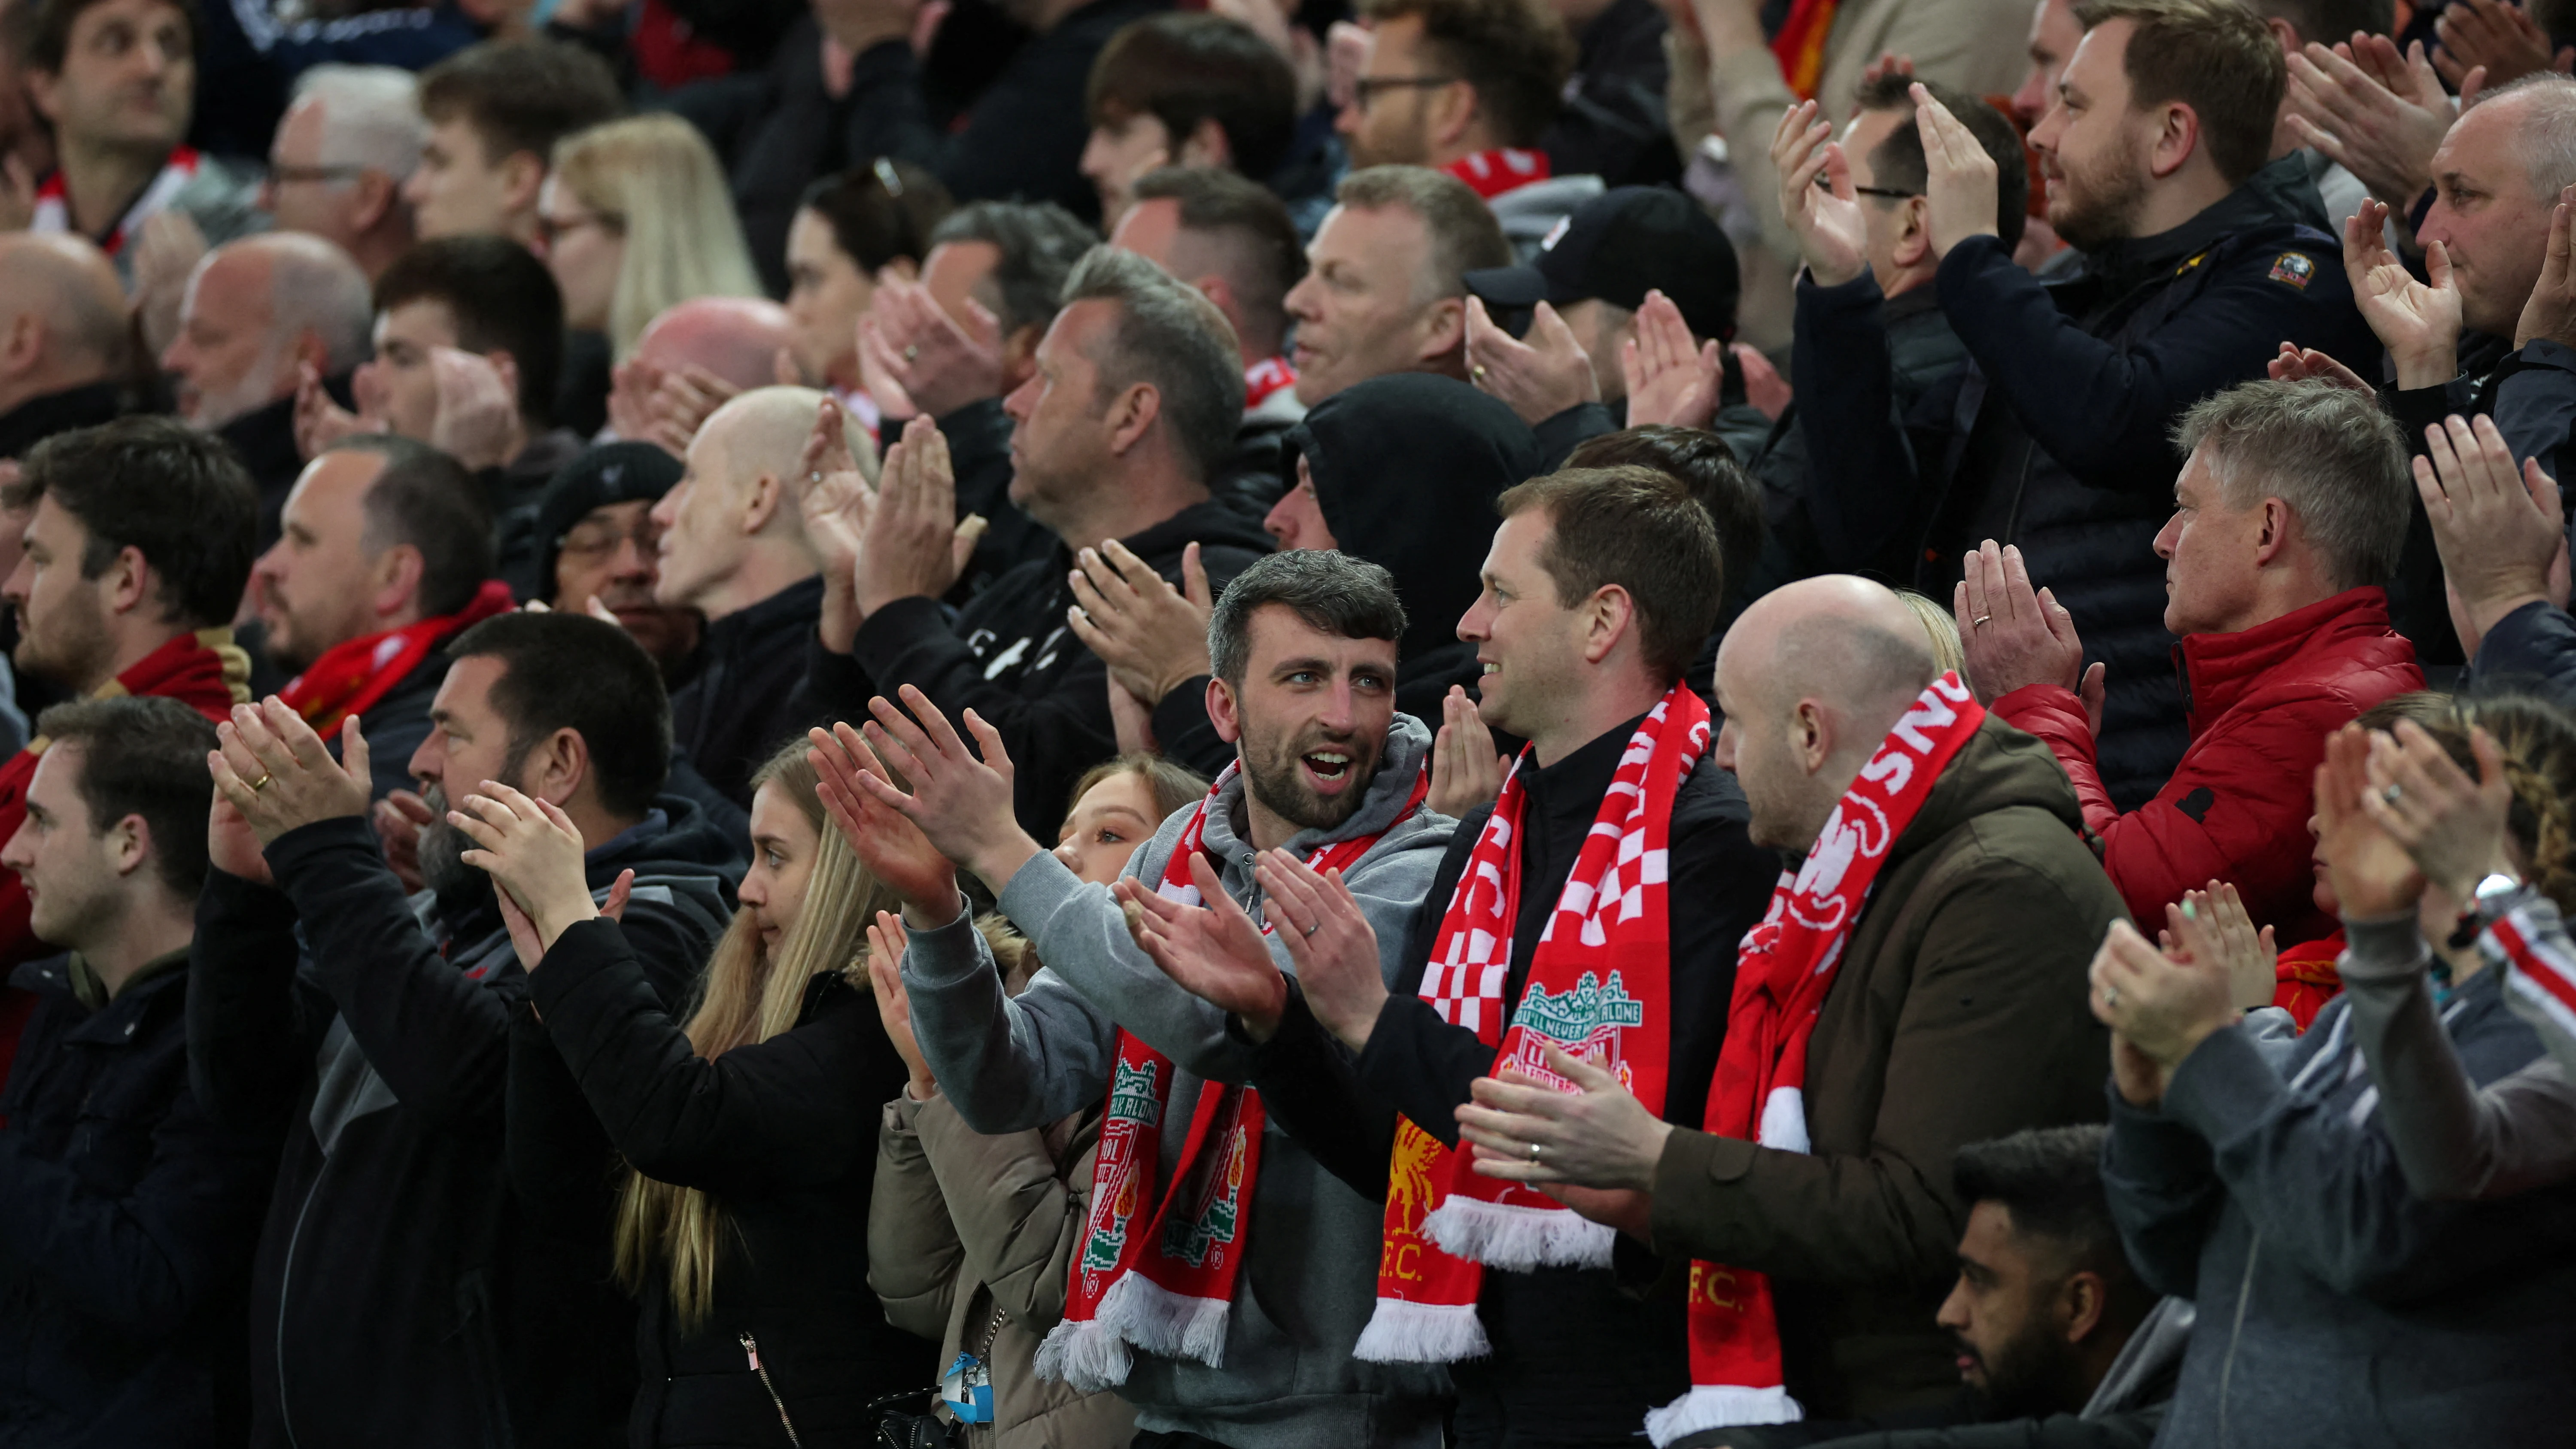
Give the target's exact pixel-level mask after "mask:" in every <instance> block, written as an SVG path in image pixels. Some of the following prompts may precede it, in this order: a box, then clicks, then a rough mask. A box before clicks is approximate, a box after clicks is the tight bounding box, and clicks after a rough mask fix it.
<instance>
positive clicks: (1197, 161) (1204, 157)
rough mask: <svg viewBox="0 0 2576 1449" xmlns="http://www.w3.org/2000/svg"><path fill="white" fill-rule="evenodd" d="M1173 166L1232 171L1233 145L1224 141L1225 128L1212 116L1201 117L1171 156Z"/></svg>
mask: <svg viewBox="0 0 2576 1449" xmlns="http://www.w3.org/2000/svg"><path fill="white" fill-rule="evenodd" d="M1171 164H1173V165H1175V166H1218V167H1222V168H1224V169H1225V170H1228V171H1231V170H1233V169H1234V143H1233V142H1232V141H1229V140H1227V139H1226V135H1225V127H1223V126H1220V125H1218V124H1217V123H1216V118H1215V117H1214V116H1201V117H1200V118H1199V123H1198V124H1197V125H1196V126H1193V127H1191V128H1190V133H1189V134H1188V135H1186V136H1183V137H1182V138H1181V144H1180V146H1179V147H1178V148H1177V149H1176V150H1175V151H1174V153H1173V155H1172V161H1171Z"/></svg>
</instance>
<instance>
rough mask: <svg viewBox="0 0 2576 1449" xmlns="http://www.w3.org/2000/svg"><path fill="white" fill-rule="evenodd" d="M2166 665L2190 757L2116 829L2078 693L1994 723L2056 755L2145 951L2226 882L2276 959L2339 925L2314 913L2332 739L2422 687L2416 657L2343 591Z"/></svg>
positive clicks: (2030, 700) (2025, 699) (2382, 617)
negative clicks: (2318, 812)
mask: <svg viewBox="0 0 2576 1449" xmlns="http://www.w3.org/2000/svg"><path fill="white" fill-rule="evenodd" d="M2174 653H2175V656H2176V664H2177V667H2178V668H2179V670H2180V672H2181V675H2182V687H2183V700H2184V704H2185V706H2186V708H2187V709H2188V710H2189V712H2190V720H2191V748H2189V749H2187V750H2185V751H2184V752H2183V757H2182V763H2181V764H2180V765H2178V766H2176V767H2175V769H2174V773H2173V778H2172V779H2170V780H2167V781H2166V782H2165V787H2164V788H2163V789H2162V790H2160V791H2158V792H2156V798H2154V799H2153V800H2150V801H2148V802H2147V803H2146V804H2145V805H2143V806H2141V807H2139V808H2138V809H2136V810H2133V811H2131V812H2129V813H2128V814H2126V815H2122V814H2120V813H2119V812H2118V811H2116V810H2114V809H2113V808H2112V807H2111V799H2110V796H2109V795H2107V794H2105V793H2104V792H2103V789H2102V780H2101V776H2100V774H2099V773H2098V772H2097V771H2096V770H2095V769H2094V765H2093V732H2092V730H2091V728H2090V727H2089V726H2088V725H2087V723H2086V721H2085V716H2084V705H2083V702H2082V701H2080V700H2078V699H2077V698H2076V697H2075V695H2074V694H2073V693H2071V692H2070V691H2068V690H2066V689H2063V688H2061V687H2059V686H2057V685H2054V684H2034V685H2030V686H2028V687H2027V688H2023V689H2017V690H2014V691H2013V692H2012V693H2010V694H2007V695H2005V696H2004V697H2003V698H2001V699H1999V700H1997V701H1995V706H1994V712H1995V713H1996V714H1999V715H2001V716H2003V717H2004V719H2005V720H2006V722H2008V723H2010V724H2012V725H2013V726H2015V727H2016V728H2019V729H2022V730H2025V731H2028V732H2029V733H2031V734H2034V735H2037V736H2039V737H2040V738H2041V739H2043V740H2046V741H2048V746H2049V748H2050V749H2052V750H2054V751H2056V752H2057V760H2058V763H2059V764H2061V765H2064V766H2065V767H2066V774H2067V777H2068V778H2069V779H2071V780H2072V781H2074V783H2075V794H2076V798H2078V799H2079V800H2081V801H2082V802H2083V805H2084V823H2085V825H2086V826H2088V827H2089V828H2090V829H2092V831H2093V832H2094V833H2095V834H2097V835H2099V836H2100V837H2101V838H2102V865H2103V868H2104V869H2106V870H2108V871H2109V872H2110V873H2111V881H2112V883H2113V884H2115V885H2117V886H2118V887H2119V888H2120V894H2121V896H2122V897H2123V898H2124V899H2126V900H2127V901H2128V903H2129V914H2130V916H2131V917H2132V918H2133V919H2134V920H2135V921H2136V922H2137V924H2138V927H2139V928H2140V929H2141V930H2144V931H2146V932H2147V933H2148V934H2150V935H2153V934H2154V933H2155V930H2156V928H2157V927H2159V926H2162V925H2163V924H2164V921H2165V911H2164V908H2165V905H2166V903H2167V902H2169V901H2176V900H2180V899H2181V898H2182V893H2183V892H2184V891H2187V890H2190V889H2193V888H2194V887H2197V886H2205V885H2207V884H2208V883H2209V882H2211V881H2213V880H2222V881H2227V882H2230V883H2232V884H2233V885H2235V887H2236V889H2237V891H2238V892H2239V893H2240V894H2242V895H2243V896H2244V898H2245V909H2246V910H2247V912H2249V913H2250V914H2251V915H2252V916H2253V918H2254V924H2255V925H2257V926H2271V927H2272V928H2273V929H2274V933H2275V938H2276V942H2277V944H2278V945H2279V946H2281V947H2284V948H2286V947H2289V946H2292V945H2296V944H2297V943H2299V942H2301V941H2313V940H2316V939H2318V938H2319V937H2322V936H2326V935H2330V934H2332V933H2333V932H2334V930H2335V929H2336V922H2335V921H2334V920H2333V918H2331V917H2329V916H2327V915H2326V914H2325V913H2324V912H2322V911H2320V910H2318V909H2317V908H2316V903H2315V902H2314V901H2313V900H2312V899H2310V894H2309V892H2310V884H2311V876H2310V872H2309V868H2308V841H2309V835H2308V816H2309V814H2310V806H2311V796H2312V792H2313V788H2314V778H2313V777H2314V776H2315V774H2316V768H2317V765H2318V764H2319V762H2321V761H2322V760H2324V758H2325V738H2326V735H2327V734H2328V733H2329V732H2330V731H2332V730H2335V729H2337V728H2339V727H2341V726H2342V725H2344V724H2347V723H2349V722H2350V721H2351V719H2352V717H2353V716H2354V715H2357V714H2359V713H2361V712H2362V711H2363V710H2366V709H2368V708H2370V707H2371V706H2372V705H2375V704H2377V703H2379V702H2380V701H2382V700H2384V699H2388V698H2390V697H2392V696H2394V695H2400V694H2405V693H2407V692H2409V691H2411V690H2418V689H2422V688H2423V687H2424V671H2422V670H2421V669H2418V668H2417V667H2416V666H2415V646H2414V645H2412V644H2410V643H2408V642H2407V641H2406V640H2405V639H2404V638H2403V637H2402V636H2400V635H2398V634H2397V633H2395V632H2394V631H2392V630H2391V629H2390V628H2389V624H2388V594H2387V591H2385V590H2383V589H2379V588H2361V589H2350V590H2347V591H2345V592H2343V593H2340V594H2337V595H2335V596H2334V597H2333V598H2331V599H2326V600H2324V601H2322V602H2319V603H2314V604H2310V605H2308V606H2307V607H2306V608H2304V609H2298V610H2294V611H2292V612H2290V613H2287V614H2284V615H2282V616H2281V617H2280V618H2277V619H2274V620H2273V621H2271V622H2270V623H2268V624H2258V625H2256V626H2255V627H2253V628H2251V629H2247V630H2245V631H2243V632H2242V633H2237V634H2194V635H2191V636H2189V637H2187V638H2185V639H2184V640H2183V641H2182V643H2181V645H2180V646H2178V647H2177V648H2176V649H2175V651H2174Z"/></svg>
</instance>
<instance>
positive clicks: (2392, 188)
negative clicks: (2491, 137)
mask: <svg viewBox="0 0 2576 1449" xmlns="http://www.w3.org/2000/svg"><path fill="white" fill-rule="evenodd" d="M2289 63H2290V91H2289V112H2288V120H2289V126H2290V130H2291V131H2292V132H2293V133H2294V134H2296V135H2297V136H2298V138H2299V144H2301V145H2303V146H2308V147H2312V148H2314V149H2316V150H2318V151H2321V152H2323V153H2325V156H2326V158H2327V159H2328V160H2330V161H2333V162H2335V163H2336V164H2338V165H2340V166H2342V167H2343V168H2344V169H2345V170H2347V171H2350V172H2351V173H2352V174H2353V175H2355V176H2357V177H2359V178H2361V184H2362V185H2364V186H2367V187H2369V188H2370V194H2371V195H2372V196H2374V197H2377V198H2378V199H2379V200H2380V201H2381V202H2383V203H2385V204H2387V205H2389V206H2396V207H2406V206H2412V205H2414V204H2415V198H2417V197H2419V196H2421V195H2423V194H2424V190H2425V188H2426V187H2429V186H2431V185H2432V184H2433V153H2434V152H2436V151H2439V150H2441V149H2442V137H2443V135H2444V133H2446V132H2448V131H2449V130H2450V129H2451V121H2452V119H2453V115H2452V111H2451V101H2450V97H2449V96H2448V95H2447V94H2445V93H2444V91H2443V89H2442V81H2441V77H2440V76H2438V75H2436V74H2435V73H2434V70H2433V66H2432V63H2431V62H2430V61H2428V60H2426V59H2425V57H2424V46H2423V43H2422V42H2421V41H2418V42H2416V44H2415V45H2414V46H2413V47H2412V48H2411V50H2410V52H2409V53H2408V54H2407V55H2405V56H2402V57H2401V56H2400V55H2398V53H2397V47H2396V45H2395V43H2394V42H2392V41H2390V40H2389V39H2388V38H2387V37H2385V36H2360V35H2356V36H2355V37H2354V38H2353V40H2352V42H2351V44H2350V45H2349V46H2338V47H2336V48H2335V49H2332V50H2329V49H2328V48H2326V47H2325V46H2323V45H2319V44H2315V43H2311V44H2309V45H2308V47H2307V48H2306V49H2305V50H2304V51H2301V52H2294V53H2292V54H2291V56H2290V57H2289Z"/></svg>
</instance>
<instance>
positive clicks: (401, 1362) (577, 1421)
mask: <svg viewBox="0 0 2576 1449" xmlns="http://www.w3.org/2000/svg"><path fill="white" fill-rule="evenodd" d="M655 808H656V810H657V811H659V812H661V817H660V822H659V823H660V826H661V828H659V829H658V830H656V829H653V828H651V827H652V826H653V825H654V824H655V823H656V822H655V821H654V820H653V819H651V818H649V817H648V820H647V822H646V824H645V826H642V827H638V828H637V829H635V830H633V831H630V832H628V833H627V834H626V835H624V836H621V837H619V838H618V839H617V840H612V841H608V842H605V843H603V844H602V845H601V846H600V847H598V848H597V849H595V850H594V851H593V852H592V859H591V860H590V862H589V876H590V882H591V885H592V888H593V890H594V892H600V893H604V892H605V890H606V888H607V886H608V885H609V883H610V881H611V880H613V879H614V878H615V876H616V875H617V873H618V872H619V871H620V870H621V869H625V868H630V867H631V868H633V869H634V870H635V872H636V878H637V885H636V893H635V899H633V900H632V901H630V902H629V904H628V906H627V909H626V924H625V926H624V928H623V929H624V930H625V931H626V932H627V934H628V935H629V937H630V938H632V939H634V940H635V941H636V942H637V943H638V950H639V952H640V953H641V955H642V956H643V958H644V959H645V961H646V962H647V963H648V964H649V966H650V969H651V971H652V973H653V977H654V981H655V984H656V987H657V989H659V990H662V991H664V992H666V993H668V994H669V995H670V997H671V998H672V999H675V1000H676V999H678V998H680V997H682V996H684V995H685V994H686V992H687V991H688V989H689V985H690V982H691V979H692V977H693V975H694V973H695V972H696V971H697V969H698V967H699V965H700V963H702V962H704V961H705V960H706V957H707V952H708V950H709V949H710V947H711V946H712V945H713V943H714V940H715V937H716V935H717V933H718V932H719V931H721V930H722V928H723V925H724V923H725V921H726V919H727V918H728V917H729V915H730V913H731V900H730V894H731V887H730V882H731V880H732V878H733V877H734V875H735V874H736V868H735V866H734V865H733V863H732V855H733V849H734V847H733V844H732V842H730V841H727V840H724V839H722V838H721V837H719V836H717V835H716V834H715V832H713V831H712V830H708V829H706V828H704V827H703V826H701V825H700V824H699V823H698V819H697V812H696V810H695V809H694V808H693V807H691V806H690V805H688V804H687V802H685V801H682V800H680V799H678V798H677V797H674V796H664V797H662V799H660V800H659V801H657V802H656V806H655ZM266 854H267V859H268V864H269V868H270V870H272V871H273V872H274V873H275V875H276V878H277V888H275V889H270V888H268V887H264V886H259V885H254V884H252V883H251V882H248V881H245V880H242V879H239V878H237V877H234V876H230V875H227V874H224V873H223V872H221V871H218V872H216V873H214V874H213V875H212V876H210V877H209V878H208V880H207V882H206V889H205V893H204V895H203V896H202V897H200V899H199V902H198V908H197V940H196V947H195V954H194V959H193V963H192V967H191V969H192V971H193V972H194V975H195V978H196V979H195V981H194V983H193V989H192V990H191V992H190V994H189V1000H188V1047H189V1069H190V1074H191V1079H192V1082H193V1084H194V1086H195V1090H196V1094H197V1098H198V1100H199V1101H201V1102H203V1103H204V1104H205V1105H206V1107H207V1110H208V1111H209V1112H211V1113H213V1114H214V1115H215V1116H216V1117H217V1118H218V1119H219V1120H223V1121H227V1122H233V1121H244V1120H251V1121H257V1120H264V1119H265V1118H266V1117H267V1116H268V1115H269V1114H274V1113H277V1112H279V1111H281V1110H290V1109H291V1111H292V1113H293V1119H292V1120H291V1122H290V1124H289V1127H288V1131H287V1142H286V1153H285V1160H284V1162H283V1163H282V1165H281V1166H280V1168H279V1171H278V1175H277V1185H276V1195H275V1197H274V1198H273V1199H272V1200H271V1202H270V1204H269V1210H268V1222H267V1226H266V1229H265V1230H264V1232H263V1233H262V1235H261V1238H260V1242H259V1249H258V1253H257V1256H256V1258H255V1259H254V1260H253V1263H252V1268H251V1315H250V1321H251V1333H250V1356H251V1374H250V1386H251V1443H252V1444H253V1445H256V1446H262V1449H265V1446H273V1445H290V1444H303V1445H315V1444H357V1443H365V1444H376V1445H420V1446H423V1449H430V1446H438V1449H447V1446H453V1445H458V1444H492V1443H507V1442H512V1441H515V1442H517V1443H521V1444H531V1445H533V1444H548V1445H553V1444H564V1445H579V1444H604V1443H609V1442H613V1441H614V1439H615V1437H616V1430H615V1425H616V1423H617V1421H618V1419H619V1418H620V1416H622V1415H623V1413H624V1412H625V1408H626V1399H627V1394H628V1391H629V1390H630V1389H631V1387H632V1385H633V1380H632V1378H631V1377H629V1375H630V1374H631V1373H632V1370H633V1363H632V1360H631V1359H630V1358H629V1356H628V1355H627V1354H626V1353H625V1352H624V1351H623V1349H622V1347H621V1344H622V1341H623V1340H624V1338H625V1336H626V1333H627V1331H628V1322H629V1313H628V1310H627V1308H626V1306H625V1304H624V1303H623V1302H622V1300H621V1299H620V1298H619V1297H618V1296H617V1295H616V1294H615V1293H614V1292H613V1291H612V1290H611V1289H610V1288H609V1287H608V1286H607V1284H606V1283H604V1282H602V1281H600V1280H599V1278H598V1275H597V1274H596V1272H595V1264H596V1261H597V1259H596V1255H595V1254H585V1253H581V1252H575V1251H572V1250H570V1249H568V1248H567V1247H565V1245H563V1244H562V1243H560V1242H559V1241H556V1240H555V1239H553V1238H551V1237H549V1236H547V1235H545V1234H542V1233H540V1232H539V1231H537V1230H536V1229H535V1228H534V1227H533V1226H532V1225H531V1224H530V1223H528V1222H527V1220H526V1215H525V1214H524V1213H523V1212H522V1211H521V1210H520V1209H519V1208H518V1206H517V1205H515V1204H514V1203H513V1202H512V1200H511V1197H510V1193H509V1185H508V1182H507V1181H506V1179H505V1176H504V1173H503V1168H502V1148H503V1134H502V1100H503V1092H504V1083H505V1081H506V1079H507V1073H506V1066H507V1061H508V1041H509V1013H510V1009H511V1007H512V1006H513V1004H515V1003H516V1002H517V1001H518V1000H519V998H520V997H522V996H523V995H525V994H526V991H527V975H526V973H525V972H523V971H521V970H520V969H519V964H518V961H517V958H516V957H515V956H514V955H513V954H512V952H511V948H510V944H509V938H508V935H507V933H506V932H505V931H503V930H502V929H501V924H500V916H499V912H498V910H497V908H495V907H494V906H492V905H491V904H490V902H489V900H488V898H487V899H483V900H480V901H476V902H469V903H460V904H459V905H458V906H457V907H456V908H455V909H453V910H452V911H450V910H442V909H441V908H440V907H439V906H438V905H437V903H435V902H434V901H431V900H429V899H428V898H426V897H422V898H418V899H409V900H407V899H405V897H404V895H403V892H402V887H401V885H400V884H398V883H397V882H396V881H395V879H394V876H393V872H392V871H391V870H389V869H387V868H386V866H385V863H384V861H383V859H382V857H381V856H379V855H378V854H377V850H376V842H375V837H374V834H373V833H372V832H371V831H370V830H369V829H368V827H367V823H366V821H365V820H364V819H363V818H361V817H357V816H350V817H345V818H341V819H334V820H325V821H319V822H316V823H314V824H311V825H307V826H304V827H302V828H301V829H298V830H294V831H290V832H288V833H287V834H285V835H282V836H280V837H278V839H277V840H275V841H274V842H272V843H271V844H270V845H269V847H268V850H267V852H266ZM299 937H301V941H302V945H303V947H304V950H303V953H302V956H301V959H299V955H298V949H297V948H298V938H299ZM601 1231H602V1233H603V1234H604V1232H605V1225H602V1229H601Z"/></svg>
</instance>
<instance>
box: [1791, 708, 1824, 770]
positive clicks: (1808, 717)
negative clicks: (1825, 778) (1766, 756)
mask: <svg viewBox="0 0 2576 1449" xmlns="http://www.w3.org/2000/svg"><path fill="white" fill-rule="evenodd" d="M1789 746H1790V748H1791V749H1793V750H1795V751H1797V754H1798V763H1799V764H1800V765H1801V766H1803V767H1804V768H1805V769H1806V771H1807V773H1808V774H1810V775H1812V774H1814V773H1815V772H1817V771H1818V770H1821V769H1823V768H1824V767H1825V761H1827V760H1829V759H1831V758H1833V753H1834V722H1833V718H1832V716H1830V715H1828V714H1826V713H1825V707H1824V705H1822V704H1821V703H1819V702H1817V701H1816V700H1813V699H1802V700H1799V701H1798V706H1797V708H1796V709H1794V710H1791V711H1790V713H1789Z"/></svg>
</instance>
